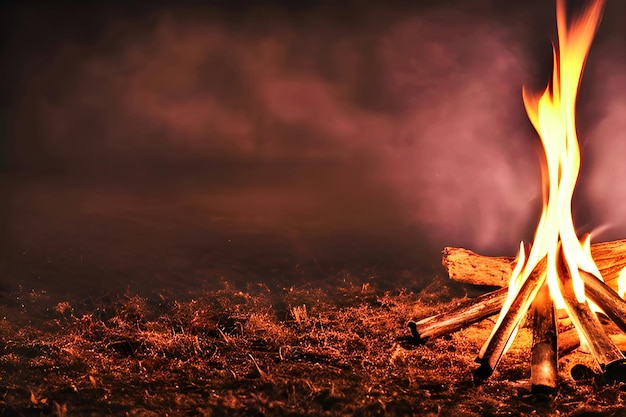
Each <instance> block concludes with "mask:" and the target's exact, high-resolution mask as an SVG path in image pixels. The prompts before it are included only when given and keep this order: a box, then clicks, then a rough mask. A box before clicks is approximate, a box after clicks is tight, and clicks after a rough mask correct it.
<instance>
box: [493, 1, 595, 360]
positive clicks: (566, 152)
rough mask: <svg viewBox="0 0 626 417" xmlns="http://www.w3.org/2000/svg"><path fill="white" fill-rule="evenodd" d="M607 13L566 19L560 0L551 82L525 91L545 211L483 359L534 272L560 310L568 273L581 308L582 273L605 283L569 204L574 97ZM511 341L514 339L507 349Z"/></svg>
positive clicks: (576, 163)
mask: <svg viewBox="0 0 626 417" xmlns="http://www.w3.org/2000/svg"><path fill="white" fill-rule="evenodd" d="M603 8H604V0H594V1H592V2H590V3H589V4H588V5H587V6H586V8H585V10H584V11H582V12H581V13H580V14H579V15H577V16H575V17H573V18H571V19H568V16H567V13H566V8H565V0H557V7H556V18H557V33H558V44H557V45H553V58H554V59H553V72H552V80H551V82H550V83H549V84H548V86H547V87H546V89H545V90H544V91H541V92H539V93H532V92H529V91H528V90H527V89H526V88H523V90H522V96H523V100H524V105H525V108H526V112H527V113H528V117H529V119H530V121H531V123H532V124H533V126H534V128H535V130H536V131H537V133H538V134H539V137H540V138H541V142H542V145H543V149H544V151H545V161H542V162H543V165H542V174H543V191H544V192H543V197H544V198H543V211H542V214H541V218H540V220H539V225H538V227H537V230H536V232H535V238H534V242H533V244H532V247H531V249H530V251H529V253H528V255H526V254H525V253H524V250H523V244H522V245H521V246H520V253H519V255H518V262H517V266H516V268H515V270H514V271H513V274H512V276H511V280H510V284H509V296H508V298H507V301H506V302H505V304H504V306H503V309H502V311H501V314H500V316H499V319H498V323H496V326H495V327H494V331H493V332H492V334H491V336H490V338H489V340H488V341H487V343H486V344H485V346H483V351H482V352H481V356H482V354H483V353H484V351H485V349H486V346H487V345H488V344H489V342H490V340H491V338H492V337H493V336H494V333H495V332H496V329H497V328H498V327H499V325H500V323H501V321H502V320H503V318H504V316H505V313H506V312H507V310H508V309H509V308H510V307H511V303H512V302H513V300H514V299H515V297H516V295H517V293H518V292H519V291H520V288H521V287H522V285H523V284H524V283H525V282H526V280H528V279H529V277H530V276H531V274H532V273H533V272H534V273H535V274H537V273H540V274H541V277H540V278H539V281H540V285H538V286H537V288H540V287H541V282H543V280H547V282H548V286H549V288H550V295H551V297H552V299H553V300H554V303H555V305H556V306H557V307H558V308H564V307H566V305H565V303H564V300H563V296H562V295H561V290H560V285H563V284H562V283H560V275H562V273H563V272H565V270H566V273H567V274H569V277H571V285H573V287H574V293H575V295H576V298H577V299H578V301H579V302H581V303H584V302H586V297H585V286H584V284H583V281H582V279H581V277H580V272H579V271H580V270H582V271H586V272H589V273H590V274H593V275H595V276H596V277H598V278H601V274H600V272H599V270H598V267H597V266H596V264H595V262H594V260H593V258H592V257H591V251H590V236H588V235H587V236H585V237H583V238H582V239H579V238H578V237H577V235H576V231H575V229H574V220H573V218H572V212H571V205H572V195H573V193H574V188H575V186H576V181H577V178H578V172H579V169H580V149H579V145H578V137H577V134H576V117H575V110H576V96H577V93H578V87H579V84H580V79H581V76H582V72H583V67H584V64H585V60H586V58H587V54H588V52H589V48H590V47H591V42H592V40H593V37H594V35H595V32H596V29H597V27H598V24H599V22H600V20H601V17H602V11H603ZM544 259H545V261H546V262H545V267H544V266H543V265H544V262H543V260H544ZM561 278H563V277H562V276H561ZM568 282H569V281H568ZM537 291H538V290H535V294H536V292H537ZM532 298H534V297H532ZM513 338H514V335H513V337H511V338H510V340H509V342H508V344H510V343H511V342H512V340H513Z"/></svg>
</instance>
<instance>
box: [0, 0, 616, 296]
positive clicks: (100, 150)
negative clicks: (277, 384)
mask: <svg viewBox="0 0 626 417" xmlns="http://www.w3.org/2000/svg"><path fill="white" fill-rule="evenodd" d="M468 3H469V4H468ZM216 4H217V3H216ZM239 6H240V7H238V8H235V7H234V6H233V7H231V8H227V7H225V6H222V7H219V6H216V5H212V6H211V5H210V6H203V7H200V6H199V5H196V4H193V3H190V4H185V5H181V6H177V7H176V8H171V7H170V8H167V7H165V6H154V7H152V8H150V9H142V10H140V9H139V8H136V9H133V8H117V7H112V6H111V7H106V6H101V7H93V8H90V7H87V6H85V7H83V8H79V10H76V9H69V8H67V7H58V8H57V7H53V6H43V5H42V6H32V7H26V6H24V7H15V8H14V9H12V10H10V13H8V16H9V17H8V19H9V20H10V21H11V23H10V24H8V25H7V26H5V29H4V31H5V33H4V36H5V39H6V42H5V44H6V45H7V47H6V48H5V54H4V55H5V58H4V59H3V62H4V63H5V68H4V70H3V74H4V79H5V85H4V86H3V91H4V92H6V94H5V96H6V99H5V100H4V101H3V108H4V109H6V116H5V122H4V126H5V128H6V129H5V131H6V133H7V134H6V135H5V139H4V143H3V146H4V147H5V149H6V152H5V160H4V167H5V169H4V177H3V178H4V180H3V182H4V183H5V185H6V189H7V190H8V193H7V195H8V200H7V208H6V210H7V216H5V217H6V218H7V224H6V225H5V226H6V233H5V235H6V236H7V239H6V240H5V242H4V246H3V253H4V258H5V259H6V262H4V269H5V275H6V276H10V277H11V278H8V280H11V281H13V280H14V281H18V282H20V281H22V280H29V279H30V280H32V279H35V280H36V282H37V285H41V286H47V285H51V286H55V285H60V286H64V285H67V283H69V282H71V283H72V284H71V285H76V286H80V285H86V284H84V281H85V277H86V276H87V277H91V278H90V279H87V280H88V281H91V282H92V283H94V285H95V286H96V287H97V286H99V285H104V286H106V285H108V284H110V283H111V282H112V280H117V282H118V283H121V284H127V283H129V282H131V281H135V282H136V284H137V285H138V286H140V287H141V286H142V285H144V284H142V283H145V282H149V280H153V279H155V277H156V279H159V280H162V281H159V282H164V283H165V284H164V285H169V284H168V282H169V280H172V279H173V278H172V277H176V276H185V280H186V281H185V282H188V283H193V282H195V280H197V281H199V280H203V279H206V280H211V279H214V273H215V271H216V270H220V271H222V273H223V271H224V270H225V269H224V268H227V269H228V268H230V269H235V270H237V271H239V272H240V273H242V274H244V275H246V274H248V273H250V274H252V275H254V278H253V277H250V276H248V275H246V276H245V277H244V278H242V279H244V280H245V279H257V275H255V274H260V273H263V274H270V275H272V276H274V275H281V274H282V275H281V276H290V274H291V275H293V274H296V275H297V274H300V272H297V271H296V270H297V269H298V268H299V265H303V264H307V263H312V264H317V265H332V266H333V267H337V268H342V267H345V268H350V267H352V266H353V265H359V266H360V267H370V266H372V267H376V266H379V267H380V266H382V265H393V266H394V267H397V268H399V269H403V268H407V269H410V268H417V269H421V270H424V271H427V273H430V274H431V275H432V273H433V272H432V271H433V270H436V267H435V266H436V265H437V264H438V263H439V259H438V253H439V251H440V250H441V248H442V247H443V246H445V245H463V246H466V247H470V248H472V249H474V250H476V251H481V252H483V253H487V254H506V255H513V254H514V252H515V250H516V247H517V245H518V243H519V241H520V240H522V239H524V240H529V239H530V238H531V237H532V232H533V231H534V228H535V226H536V221H537V217H538V212H539V209H540V207H539V206H540V201H541V195H540V169H539V162H538V155H539V153H538V144H539V141H538V139H537V137H536V134H535V133H534V132H533V130H532V128H531V126H530V123H529V122H528V121H527V119H526V116H525V113H524V109H523V105H522V100H521V86H522V84H530V85H532V86H537V87H543V85H544V84H545V82H546V81H547V79H548V75H547V74H549V65H550V48H549V40H550V37H551V36H553V33H552V32H551V31H553V26H554V24H553V23H552V21H553V20H554V9H553V7H554V6H552V7H545V3H544V2H530V3H529V4H528V5H525V6H521V5H517V6H511V7H509V8H505V7H503V6H501V5H498V2H495V1H494V2H490V1H472V2H444V3H443V4H441V3H438V2H426V3H425V4H424V5H420V6H415V5H414V6H410V7H409V6H407V5H404V4H401V3H393V4H390V5H389V6H386V7H383V6H372V7H369V8H363V7H361V6H359V5H358V3H354V4H352V3H346V4H345V5H343V6H324V5H319V6H301V7H294V6H291V7H287V6H286V5H281V4H278V3H277V4H273V5H265V6H254V5H253V4H251V5H246V4H243V3H242V4H241V5H239ZM607 7H613V9H611V10H610V11H611V13H609V11H607V16H606V18H605V22H604V23H603V25H602V26H601V30H600V33H599V34H598V40H597V42H596V45H594V46H593V47H592V49H593V50H592V55H591V57H590V61H589V63H588V68H587V73H586V74H585V77H584V80H585V81H584V82H583V91H582V93H581V94H582V97H583V98H584V100H585V104H581V105H580V106H579V109H580V115H579V120H580V122H581V138H583V137H584V145H583V152H584V153H583V164H584V167H583V174H582V175H585V176H586V179H585V180H583V182H582V183H581V190H582V192H581V193H579V195H577V206H576V207H575V212H576V215H577V218H580V219H581V220H582V223H584V224H583V227H584V228H587V230H591V229H593V228H596V227H598V226H600V225H604V224H611V225H612V226H613V229H611V230H612V233H614V234H619V233H620V232H621V233H622V236H621V237H624V236H623V235H624V232H626V223H624V221H622V220H621V218H620V217H621V216H620V214H621V213H623V212H624V210H623V209H626V182H624V181H621V180H620V178H623V177H624V175H622V174H626V172H624V173H622V171H623V170H624V168H623V165H624V164H622V163H621V161H622V160H623V158H624V156H625V155H626V145H624V143H625V142H624V139H626V138H624V134H623V132H624V130H625V129H624V128H625V127H626V126H624V120H626V118H625V117H624V116H625V115H624V112H625V111H626V101H625V100H626V98H625V97H624V94H623V88H620V86H622V85H624V81H626V80H625V78H624V75H623V74H624V57H623V54H622V56H617V55H618V54H617V51H623V47H624V44H623V39H624V38H625V37H624V36H623V35H624V28H623V25H621V24H620V22H619V19H618V18H615V17H614V16H616V15H619V10H614V9H619V8H620V7H621V8H622V9H623V6H620V5H609V6H607ZM622 15H623V14H622ZM620 34H621V36H620ZM581 100H582V98H581ZM620 135H621V136H620ZM587 155H589V163H587V159H586V157H587ZM603 236H604V235H603ZM607 236H608V235H607ZM611 236H613V235H611ZM220 268H221V269H220ZM230 269H229V270H230ZM251 271H252V272H251ZM259 271H261V272H259ZM268 271H269V272H268ZM284 271H287V272H284ZM61 276H63V277H61ZM71 276H73V277H74V278H71ZM159 277H160V278H159ZM258 279H265V278H264V277H263V276H261V278H258ZM283 279H287V278H283ZM52 282H55V283H56V284H51V283H52Z"/></svg>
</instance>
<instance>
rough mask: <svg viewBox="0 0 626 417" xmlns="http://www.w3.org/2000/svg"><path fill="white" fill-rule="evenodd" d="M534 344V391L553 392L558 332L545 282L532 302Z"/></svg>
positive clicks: (531, 363)
mask: <svg viewBox="0 0 626 417" xmlns="http://www.w3.org/2000/svg"><path fill="white" fill-rule="evenodd" d="M532 307H533V316H534V317H533V345H532V348H531V361H530V382H531V386H532V392H534V393H551V392H553V391H554V390H555V389H556V385H557V378H558V370H557V333H556V315H555V312H554V304H553V302H552V298H551V297H550V288H548V284H547V283H544V284H543V286H542V287H541V289H540V290H539V293H537V296H536V297H535V300H534V301H533V304H532Z"/></svg>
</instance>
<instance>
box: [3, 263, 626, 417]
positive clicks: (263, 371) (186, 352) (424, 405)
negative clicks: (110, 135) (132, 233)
mask: <svg viewBox="0 0 626 417" xmlns="http://www.w3.org/2000/svg"><path fill="white" fill-rule="evenodd" d="M331 278H332V277H331ZM462 293H463V292H462V289H460V288H451V287H449V286H448V283H447V282H446V281H444V280H437V281H436V282H435V283H434V284H432V285H431V286H429V287H427V288H425V289H423V290H421V291H410V290H397V291H385V290H384V289H382V288H380V287H377V285H376V284H375V283H372V282H371V281H369V280H364V279H363V280H360V279H359V278H358V277H354V276H349V278H348V279H346V276H345V273H344V275H342V276H341V277H336V279H330V280H328V282H327V283H326V284H325V285H318V286H312V285H302V286H299V287H292V288H284V289H278V290H277V289H274V290H270V289H269V288H268V287H267V286H265V285H256V286H248V288H246V289H245V290H241V289H236V288H232V287H231V286H229V285H227V284H224V285H223V286H222V288H221V289H219V290H198V291H197V292H196V293H194V294H187V295H185V296H180V295H179V296H177V297H173V296H168V295H159V294H155V295H154V296H150V297H140V296H137V295H130V296H104V297H101V298H99V299H88V300H61V301H58V300H52V298H51V297H49V296H48V295H47V294H45V293H28V294H24V293H19V294H3V297H2V303H1V305H0V309H1V316H0V317H4V318H3V319H2V321H1V322H0V337H1V344H0V362H1V368H0V394H1V397H0V410H2V413H3V414H2V415H7V416H39V415H56V416H101V415H120V416H123V415H128V416H163V415H170V416H172V415H173V416H186V415H199V416H220V415H224V416H226V415H228V416H237V415H242V416H243V415H246V416H247V415H259V416H260V415H281V416H298V415H329V416H334V415H356V416H375V415H376V416H378V415H418V416H450V415H454V416H505V415H506V416H509V415H566V416H567V415H571V416H578V417H582V416H600V415H602V416H605V415H606V416H623V415H626V414H625V413H626V406H625V401H626V393H625V392H624V391H622V390H620V388H619V387H602V386H596V385H594V383H593V381H583V382H580V383H576V382H575V381H573V380H572V379H571V377H570V376H569V374H568V371H569V368H571V366H573V365H574V364H575V363H579V362H581V361H582V362H585V361H588V358H586V356H585V355H584V354H582V353H575V354H573V355H570V356H568V357H565V358H563V359H561V361H560V362H561V363H560V366H561V379H562V381H561V384H560V389H559V392H558V393H557V395H556V396H554V397H553V398H546V397H537V396H534V397H533V396H531V395H530V394H529V392H528V388H527V378H528V374H529V366H528V352H527V350H528V349H527V345H526V342H528V338H529V334H528V331H527V330H525V329H523V330H522V331H521V337H520V338H519V341H518V342H516V343H515V344H514V346H513V347H512V349H511V351H510V352H509V354H508V355H507V356H506V358H505V359H504V361H503V363H502V366H501V368H500V371H499V372H497V373H496V374H495V375H494V377H493V378H492V379H491V380H490V381H488V382H487V383H486V384H484V385H482V386H480V387H475V386H474V384H473V380H472V374H471V370H472V369H474V368H475V364H474V362H473V359H474V357H475V355H476V352H477V350H478V348H479V347H480V344H481V343H482V341H483V340H484V339H485V337H486V336H487V335H488V332H489V330H490V325H491V324H492V322H491V321H490V320H486V321H485V322H483V323H480V324H478V325H476V326H473V327H470V328H468V329H466V330H463V331H461V332H458V333H456V334H453V335H450V336H449V337H446V338H442V339H439V340H434V341H432V342H430V343H429V344H427V345H425V346H415V345H413V344H411V342H410V339H409V338H408V337H407V336H408V332H407V330H406V328H405V324H406V321H407V320H408V319H410V318H417V317H421V316H425V315H427V314H430V313H432V312H435V311H438V310H439V309H441V308H442V307H444V306H445V304H446V303H447V302H449V301H452V300H453V299H455V298H456V297H458V296H461V295H462Z"/></svg>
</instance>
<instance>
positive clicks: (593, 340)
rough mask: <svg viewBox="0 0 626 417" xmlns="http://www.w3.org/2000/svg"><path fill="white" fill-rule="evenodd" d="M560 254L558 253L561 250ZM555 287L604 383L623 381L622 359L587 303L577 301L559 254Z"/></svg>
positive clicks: (625, 361)
mask: <svg viewBox="0 0 626 417" xmlns="http://www.w3.org/2000/svg"><path fill="white" fill-rule="evenodd" d="M561 255H562V253H561ZM557 268H558V271H559V274H558V275H559V290H560V292H561V295H562V296H563V300H564V301H565V309H566V310H567V314H568V315H569V317H570V319H571V320H572V322H573V323H574V326H576V329H578V331H579V332H580V333H581V335H582V336H583V337H584V339H585V341H586V344H587V347H588V348H589V353H590V354H591V356H592V357H593V358H594V360H595V361H596V362H597V363H598V365H599V367H600V370H601V371H602V372H603V375H604V378H605V379H606V380H607V382H608V383H614V382H617V381H624V382H626V371H625V369H624V368H626V358H625V357H624V355H623V354H622V352H621V351H620V350H619V348H618V347H617V346H616V345H615V343H613V341H612V340H611V338H610V337H609V336H608V335H607V334H606V332H605V331H604V329H603V328H602V324H601V323H600V320H599V319H598V316H596V315H595V314H594V313H593V312H592V311H591V309H590V308H589V304H588V303H587V302H586V301H584V302H582V303H581V302H579V301H578V299H577V298H576V294H575V293H574V286H573V284H572V278H571V275H570V273H569V271H568V270H567V267H566V266H565V262H564V259H563V256H560V257H559V264H558V266H557Z"/></svg>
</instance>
